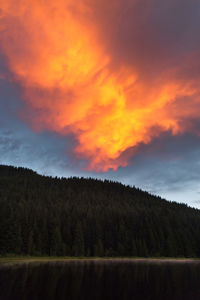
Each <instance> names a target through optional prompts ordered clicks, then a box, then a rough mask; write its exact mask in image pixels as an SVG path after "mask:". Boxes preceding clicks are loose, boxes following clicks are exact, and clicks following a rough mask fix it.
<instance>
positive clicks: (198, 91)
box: [0, 0, 200, 207]
mask: <svg viewBox="0 0 200 300" xmlns="http://www.w3.org/2000/svg"><path fill="white" fill-rule="evenodd" d="M199 29H200V2H199V1H198V0H109V1H107V0H76V1H74V0H57V1H54V0H1V3H0V163H1V164H9V165H15V166H24V167H29V168H32V169H34V170H36V171H38V172H39V173H41V174H46V175H53V176H74V175H75V176H86V177H88V176H89V177H97V178H109V179H112V180H117V181H121V182H123V183H125V184H130V185H135V186H137V187H140V188H142V189H145V190H147V191H150V192H151V193H153V194H157V195H160V196H162V197H165V198H166V199H168V200H175V201H179V202H184V203H188V204H189V205H191V206H194V207H200V180H199V179H200V84H199V83H200V34H199Z"/></svg>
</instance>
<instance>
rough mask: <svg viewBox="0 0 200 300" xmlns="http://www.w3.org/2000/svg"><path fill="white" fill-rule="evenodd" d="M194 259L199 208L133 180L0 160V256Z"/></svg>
mask: <svg viewBox="0 0 200 300" xmlns="http://www.w3.org/2000/svg"><path fill="white" fill-rule="evenodd" d="M8 254H14V255H33V256H76V257H83V256H84V257H92V256H95V257H200V211H199V210H198V209H194V208H190V207H188V206H187V205H185V204H178V203H175V202H169V201H166V200H164V199H161V198H160V197H157V196H154V195H151V194H149V193H147V192H144V191H142V190H140V189H138V188H135V187H134V186H125V185H123V184H121V183H119V182H112V181H108V180H104V181H101V180H97V179H92V178H88V179H86V178H76V177H71V178H57V177H56V178H52V177H47V176H41V175H39V174H37V173H36V172H34V171H32V170H29V169H25V168H16V167H12V166H4V165H0V255H2V256H3V255H8Z"/></svg>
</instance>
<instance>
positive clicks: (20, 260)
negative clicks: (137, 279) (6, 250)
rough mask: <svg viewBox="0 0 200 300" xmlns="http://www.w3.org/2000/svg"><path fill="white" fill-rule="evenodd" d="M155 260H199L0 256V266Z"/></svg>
mask: <svg viewBox="0 0 200 300" xmlns="http://www.w3.org/2000/svg"><path fill="white" fill-rule="evenodd" d="M107 261H109V262H125V263H127V262H147V263H148V262H149V263H151V262H154V263H155V262H156V263H164V262H165V263H191V262H199V263H200V258H183V257H177V258H176V257H53V256H45V257H35V256H32V257H29V256H27V257H25V256H16V257H6V256H2V257H0V267H1V266H7V265H19V264H29V263H51V262H52V263H56V262H58V263H59V262H60V263H61V262H65V263H66V262H107Z"/></svg>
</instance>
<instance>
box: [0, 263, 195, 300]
mask: <svg viewBox="0 0 200 300" xmlns="http://www.w3.org/2000/svg"><path fill="white" fill-rule="evenodd" d="M7 299H9V300H18V299H20V300H24V299H26V300H33V299H34V300H38V299H43V300H54V299H55V300H62V299H65V300H75V299H76V300H82V299H87V300H90V299H91V300H100V299H101V300H112V299H114V300H116V299H120V300H132V299H133V300H137V299H145V300H150V299H151V300H157V299H159V300H165V299H166V300H173V299H176V300H179V299H180V300H185V299H187V300H197V299H198V300H199V299H200V262H198V261H196V262H195V261H192V262H177V263H176V262H159V261H158V262H156V261H131V260H121V261H120V260H113V261H103V260H101V261H68V262H67V261H66V262H49V263H27V264H21V265H15V266H12V267H11V266H10V267H8V266H7V267H5V266H4V267H1V268H0V300H7Z"/></svg>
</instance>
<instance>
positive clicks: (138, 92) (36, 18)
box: [0, 0, 195, 171]
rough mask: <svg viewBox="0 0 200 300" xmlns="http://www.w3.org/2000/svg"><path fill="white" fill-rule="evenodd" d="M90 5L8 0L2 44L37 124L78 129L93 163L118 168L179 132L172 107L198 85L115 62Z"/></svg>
mask: <svg viewBox="0 0 200 300" xmlns="http://www.w3.org/2000/svg"><path fill="white" fill-rule="evenodd" d="M73 3H74V4H73ZM84 3H86V1H80V0H78V1H74V0H58V1H54V0H48V1H47V0H18V1H16V0H1V3H0V39H1V48H2V50H3V52H4V54H5V56H6V57H7V60H8V64H9V67H10V70H11V71H12V73H13V74H14V78H15V79H16V80H17V81H18V82H19V83H20V85H21V86H22V87H23V91H24V92H23V99H24V100H25V101H26V102H27V103H28V105H29V108H30V109H31V110H33V111H36V112H37V114H36V117H34V118H33V120H31V122H32V125H33V126H34V128H37V129H39V130H43V129H45V130H51V131H56V132H58V133H59V134H61V135H68V134H73V135H74V136H75V137H76V140H77V146H76V148H75V149H74V151H75V153H76V155H77V157H80V158H86V159H87V160H88V161H89V166H88V169H93V170H97V171H106V170H108V169H110V168H112V169H114V170H116V169H117V168H118V167H119V166H126V165H127V164H128V160H129V158H130V153H133V152H134V149H135V148H136V147H137V146H138V145H139V144H140V143H149V142H150V141H151V140H152V138H153V137H155V136H157V135H158V134H159V132H161V131H164V130H171V131H172V132H173V134H176V133H178V132H179V131H180V128H179V124H178V121H177V119H176V117H175V116H174V115H173V114H171V112H170V111H169V110H168V108H167V107H168V105H169V104H170V103H172V102H173V101H175V99H176V98H177V97H180V96H182V95H183V96H187V95H192V94H193V93H194V92H195V91H194V90H192V89H191V88H190V87H189V86H185V85H184V84H183V83H181V82H180V81H176V80H174V79H173V80H170V79H168V78H170V76H168V77H167V75H166V80H163V79H162V80H161V79H160V81H159V80H158V82H157V85H156V86H152V85H151V84H150V83H148V82H145V81H142V79H141V78H139V74H137V72H136V70H134V69H133V67H130V66H127V65H125V64H124V66H122V65H120V66H115V67H113V65H112V55H111V54H110V53H109V51H108V50H107V49H106V46H105V45H104V44H105V43H104V41H103V40H102V35H100V34H99V30H100V29H99V26H97V25H95V24H94V21H93V22H92V21H91V20H92V18H90V16H91V15H92V9H91V7H89V6H86V5H84ZM105 34H106V33H105ZM111 66H112V67H111ZM34 116H35V114H34ZM152 128H159V129H158V130H152ZM128 149H132V150H131V151H126V150H128Z"/></svg>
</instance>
